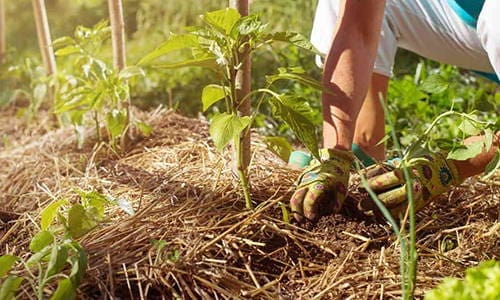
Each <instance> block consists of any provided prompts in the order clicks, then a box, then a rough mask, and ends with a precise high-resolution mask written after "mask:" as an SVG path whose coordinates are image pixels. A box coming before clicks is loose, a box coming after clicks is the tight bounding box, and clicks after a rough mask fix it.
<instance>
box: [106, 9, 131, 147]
mask: <svg viewBox="0 0 500 300" xmlns="http://www.w3.org/2000/svg"><path fill="white" fill-rule="evenodd" d="M108 8H109V20H110V25H111V42H112V46H113V66H114V67H115V68H116V69H118V70H123V69H124V68H125V67H126V66H127V62H126V50H125V21H124V19H123V4H122V0H108ZM124 105H125V109H126V111H127V129H126V130H125V132H124V133H123V135H122V137H121V139H120V148H121V150H122V151H126V148H127V145H128V144H129V142H130V140H131V138H130V132H131V130H130V126H131V120H132V115H131V112H130V106H131V102H130V97H129V98H127V99H126V101H125V103H124Z"/></svg>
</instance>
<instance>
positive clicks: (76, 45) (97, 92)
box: [54, 22, 144, 148]
mask: <svg viewBox="0 0 500 300" xmlns="http://www.w3.org/2000/svg"><path fill="white" fill-rule="evenodd" d="M109 37H110V28H109V27H108V25H107V23H106V22H100V23H98V24H96V25H95V26H94V27H92V28H87V27H84V26H78V27H77V28H76V30H75V33H74V36H73V37H68V36H66V37H62V38H59V39H57V40H55V41H54V47H55V48H56V49H57V51H56V52H55V53H56V55H57V56H58V57H61V58H65V59H66V60H67V63H68V64H69V65H70V67H71V71H70V72H66V73H67V75H65V76H64V75H61V76H60V88H59V93H58V95H57V96H58V97H57V98H56V102H55V108H54V111H55V113H56V114H58V115H60V116H61V118H62V119H63V120H67V121H69V123H71V124H72V125H73V126H74V127H75V129H76V130H75V132H76V133H77V134H79V141H80V144H81V143H82V142H83V138H84V136H83V135H82V134H81V130H79V129H81V128H82V127H85V126H86V125H88V123H90V122H91V123H92V124H93V125H94V127H95V131H96V134H97V137H98V139H99V140H100V139H101V131H100V127H101V123H102V124H104V127H105V129H106V132H107V136H108V138H109V141H110V144H111V145H112V146H113V147H114V148H117V141H118V140H119V139H120V138H121V137H122V136H123V135H124V134H125V133H126V131H127V129H128V128H130V126H131V124H130V119H129V117H130V116H129V111H128V106H127V103H128V99H129V98H130V88H129V84H128V82H129V80H131V79H133V78H135V77H140V76H143V75H144V72H143V71H142V69H140V68H138V67H135V66H131V67H127V68H125V69H123V70H121V71H118V70H116V69H115V68H113V67H111V66H109V64H108V63H106V62H105V61H104V60H101V59H99V58H98V53H99V51H100V50H101V49H102V46H103V43H104V42H106V41H107V40H108V39H109Z"/></svg>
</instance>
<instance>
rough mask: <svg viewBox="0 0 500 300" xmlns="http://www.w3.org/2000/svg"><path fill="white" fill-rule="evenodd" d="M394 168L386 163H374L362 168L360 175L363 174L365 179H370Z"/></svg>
mask: <svg viewBox="0 0 500 300" xmlns="http://www.w3.org/2000/svg"><path fill="white" fill-rule="evenodd" d="M392 170H394V168H393V167H392V166H389V165H386V164H376V165H373V166H370V167H368V168H364V169H362V170H361V171H360V172H361V175H362V176H364V177H365V178H366V179H370V178H373V177H376V176H379V175H382V174H384V173H388V172H390V171H392Z"/></svg>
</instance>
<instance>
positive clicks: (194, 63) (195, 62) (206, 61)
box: [153, 57, 217, 69]
mask: <svg viewBox="0 0 500 300" xmlns="http://www.w3.org/2000/svg"><path fill="white" fill-rule="evenodd" d="M153 67H154V68H158V69H176V68H184V67H202V68H210V69H217V62H216V60H215V58H214V57H208V58H207V57H203V58H195V59H189V60H185V61H181V62H177V63H165V64H158V65H154V66H153Z"/></svg>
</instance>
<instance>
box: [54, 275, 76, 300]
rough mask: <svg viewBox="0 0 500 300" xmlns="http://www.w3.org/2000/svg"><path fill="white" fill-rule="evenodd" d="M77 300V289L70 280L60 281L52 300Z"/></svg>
mask: <svg viewBox="0 0 500 300" xmlns="http://www.w3.org/2000/svg"><path fill="white" fill-rule="evenodd" d="M75 298H76V288H75V286H73V283H72V282H71V280H70V279H69V278H65V279H62V280H60V281H59V283H58V284H57V289H56V291H55V292H54V294H52V297H50V300H72V299H75Z"/></svg>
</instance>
